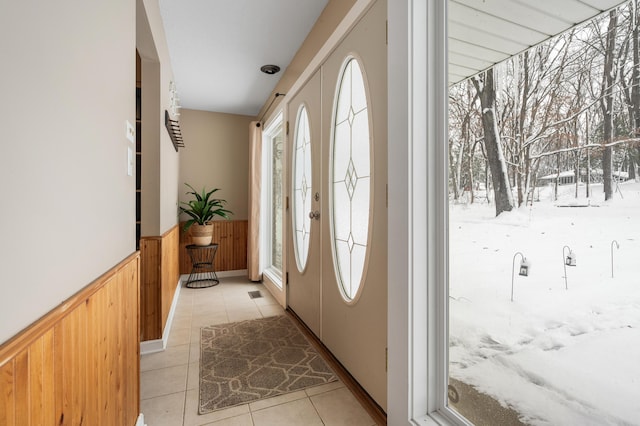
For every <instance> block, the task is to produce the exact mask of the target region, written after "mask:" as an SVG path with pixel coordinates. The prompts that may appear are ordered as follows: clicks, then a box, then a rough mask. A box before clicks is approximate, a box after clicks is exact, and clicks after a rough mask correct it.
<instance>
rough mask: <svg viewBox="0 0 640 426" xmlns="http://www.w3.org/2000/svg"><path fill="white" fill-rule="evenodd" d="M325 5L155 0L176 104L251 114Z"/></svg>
mask: <svg viewBox="0 0 640 426" xmlns="http://www.w3.org/2000/svg"><path fill="white" fill-rule="evenodd" d="M327 2H328V0H268V1H265V0H160V11H161V14H162V19H163V23H164V28H165V33H166V37H167V44H168V47H169V56H170V57H171V65H172V68H173V73H174V78H175V81H176V86H177V91H178V98H179V99H180V104H181V106H182V107H183V108H190V109H198V110H205V111H217V112H226V113H232V114H244V115H256V114H258V112H259V110H260V108H261V107H262V106H263V105H264V103H265V102H266V100H267V98H268V97H269V95H270V94H271V91H272V90H273V88H274V87H275V85H276V83H277V82H278V80H280V77H281V76H282V73H283V72H284V70H285V69H286V67H287V66H288V65H289V63H290V62H291V59H293V56H294V54H295V53H296V51H297V50H298V48H299V47H300V45H301V44H302V42H303V41H304V39H305V38H306V36H307V34H308V33H309V31H310V30H311V28H312V27H313V24H314V23H315V21H316V20H317V19H318V16H319V15H320V13H321V12H322V10H323V9H324V7H325V6H326V4H327ZM265 64H274V65H278V66H280V68H281V71H280V72H279V73H278V74H274V75H267V74H264V73H262V72H260V67H261V66H262V65H265Z"/></svg>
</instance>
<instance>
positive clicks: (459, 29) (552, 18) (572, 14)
mask: <svg viewBox="0 0 640 426" xmlns="http://www.w3.org/2000/svg"><path fill="white" fill-rule="evenodd" d="M623 3H625V2H624V1H620V0H449V3H448V7H449V11H448V14H449V16H448V18H449V27H448V29H449V34H448V37H449V84H453V83H457V82H459V81H462V80H464V79H466V78H468V77H471V76H473V75H476V74H477V73H479V72H481V71H483V70H485V69H487V68H490V67H492V66H493V65H494V64H496V63H499V62H502V61H504V60H505V59H507V58H509V57H511V56H514V55H517V54H518V53H521V52H523V51H525V50H527V49H528V48H530V47H532V46H535V45H536V44H539V43H541V42H543V41H545V40H547V39H548V38H551V37H553V36H555V35H558V34H560V33H562V32H563V31H566V30H568V29H569V28H571V27H573V26H575V25H577V24H580V23H582V22H584V21H586V20H588V19H591V18H593V17H595V16H597V15H599V14H601V13H603V12H605V11H607V10H609V9H611V8H613V7H616V6H618V5H620V4H623Z"/></svg>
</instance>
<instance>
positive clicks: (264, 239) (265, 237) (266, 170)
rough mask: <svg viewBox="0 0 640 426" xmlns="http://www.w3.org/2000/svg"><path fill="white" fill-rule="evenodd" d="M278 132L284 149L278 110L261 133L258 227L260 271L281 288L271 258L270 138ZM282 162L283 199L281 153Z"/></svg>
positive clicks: (282, 117) (282, 123) (283, 137)
mask: <svg viewBox="0 0 640 426" xmlns="http://www.w3.org/2000/svg"><path fill="white" fill-rule="evenodd" d="M278 132H281V133H282V143H283V149H284V143H285V134H284V113H283V112H282V111H280V112H278V113H277V114H276V115H275V116H274V118H273V119H272V120H271V121H270V122H269V123H268V124H267V126H265V129H264V132H263V133H262V182H263V185H262V193H261V194H260V197H261V204H262V206H263V208H262V209H260V210H261V218H260V228H261V229H262V232H261V233H260V269H261V270H262V271H263V272H262V273H263V274H265V275H267V277H268V278H269V280H270V281H271V282H273V283H274V284H275V285H276V286H277V287H278V288H279V289H281V290H282V288H283V285H282V270H281V269H279V268H277V267H276V266H274V265H273V259H272V256H271V255H272V248H273V247H272V245H273V235H272V233H271V231H272V227H271V225H272V222H273V215H272V203H273V199H272V191H271V189H272V187H273V170H272V164H273V162H272V159H273V145H272V140H273V138H274V137H275V136H276V135H277V133H278ZM282 161H283V164H282V167H283V188H282V191H283V192H282V194H283V200H284V198H285V193H284V178H285V171H286V166H285V164H284V161H285V158H284V155H283V158H282ZM280 207H281V209H282V221H283V223H282V229H283V235H282V239H283V241H282V246H283V252H282V254H281V256H282V263H283V267H284V262H285V259H284V254H285V253H284V223H285V220H284V206H280Z"/></svg>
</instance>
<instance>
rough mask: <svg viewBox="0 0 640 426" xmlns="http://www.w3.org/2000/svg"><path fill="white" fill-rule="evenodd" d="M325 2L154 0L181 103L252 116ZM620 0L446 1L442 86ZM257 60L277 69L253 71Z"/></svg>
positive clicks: (476, 71)
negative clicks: (446, 68) (446, 54)
mask: <svg viewBox="0 0 640 426" xmlns="http://www.w3.org/2000/svg"><path fill="white" fill-rule="evenodd" d="M327 2H328V0H269V1H265V0H160V10H161V13H162V19H163V21H164V27H165V32H166V36H167V44H168V46H169V55H170V56H171V64H172V67H173V72H174V77H175V80H176V85H177V90H178V97H179V98H180V103H181V105H182V107H183V108H190V109H199V110H205V111H217V112H226V113H232V114H244V115H253V116H255V115H256V114H258V112H259V111H260V108H261V107H262V106H263V105H264V104H265V102H266V101H267V98H268V97H269V95H270V93H271V92H272V90H273V88H274V87H275V85H276V83H277V82H278V80H279V79H280V77H281V76H282V74H283V72H284V70H285V69H286V67H287V66H288V64H289V63H290V62H291V59H292V58H293V56H294V54H295V53H296V51H297V50H298V48H299V47H300V45H301V44H302V42H303V41H304V39H305V37H306V36H307V34H308V33H309V31H310V30H311V28H312V27H313V24H314V23H315V21H316V20H317V18H318V16H319V15H320V13H321V12H322V10H323V9H324V7H325V6H326V4H327ZM622 3H623V1H621V0H449V2H448V8H449V9H448V12H449V28H448V31H449V83H450V84H452V83H455V82H458V81H461V80H463V79H465V78H468V77H470V76H472V75H475V74H477V73H478V72H480V71H483V70H485V69H487V68H489V67H491V66H493V65H494V64H496V63H499V62H501V61H503V60H505V59H507V58H509V57H510V56H513V55H516V54H518V53H520V52H522V51H524V50H526V49H528V48H530V47H532V46H534V45H536V44H538V43H540V42H542V41H544V40H546V39H548V38H549V37H552V36H554V35H557V34H559V33H561V32H563V31H565V30H567V29H569V28H571V27H572V26H574V25H576V24H579V23H581V22H584V21H585V20H588V19H590V18H592V17H594V16H596V15H598V14H600V13H602V12H604V11H607V10H609V9H611V8H612V7H615V6H617V5H619V4H622ZM265 64H275V65H278V66H280V67H281V68H282V70H281V71H280V72H279V73H278V74H275V75H267V74H264V73H262V72H260V67H261V66H262V65H265Z"/></svg>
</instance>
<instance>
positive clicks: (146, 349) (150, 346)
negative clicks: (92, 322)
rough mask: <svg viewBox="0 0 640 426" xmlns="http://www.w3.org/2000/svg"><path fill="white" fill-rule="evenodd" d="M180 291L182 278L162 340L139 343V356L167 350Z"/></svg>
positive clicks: (174, 296) (172, 302)
mask: <svg viewBox="0 0 640 426" xmlns="http://www.w3.org/2000/svg"><path fill="white" fill-rule="evenodd" d="M181 289H182V277H180V279H179V280H178V285H177V286H176V292H175V293H174V294H173V300H172V301H171V309H169V315H168V316H167V323H166V324H165V325H164V332H163V333H162V339H156V340H147V341H145V342H140V355H148V354H152V353H154V352H162V351H164V350H165V349H166V348H167V342H168V341H169V334H170V333H171V324H172V323H173V316H174V315H175V313H176V305H177V304H178V297H179V296H180V290H181ZM136 426H137V425H136Z"/></svg>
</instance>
